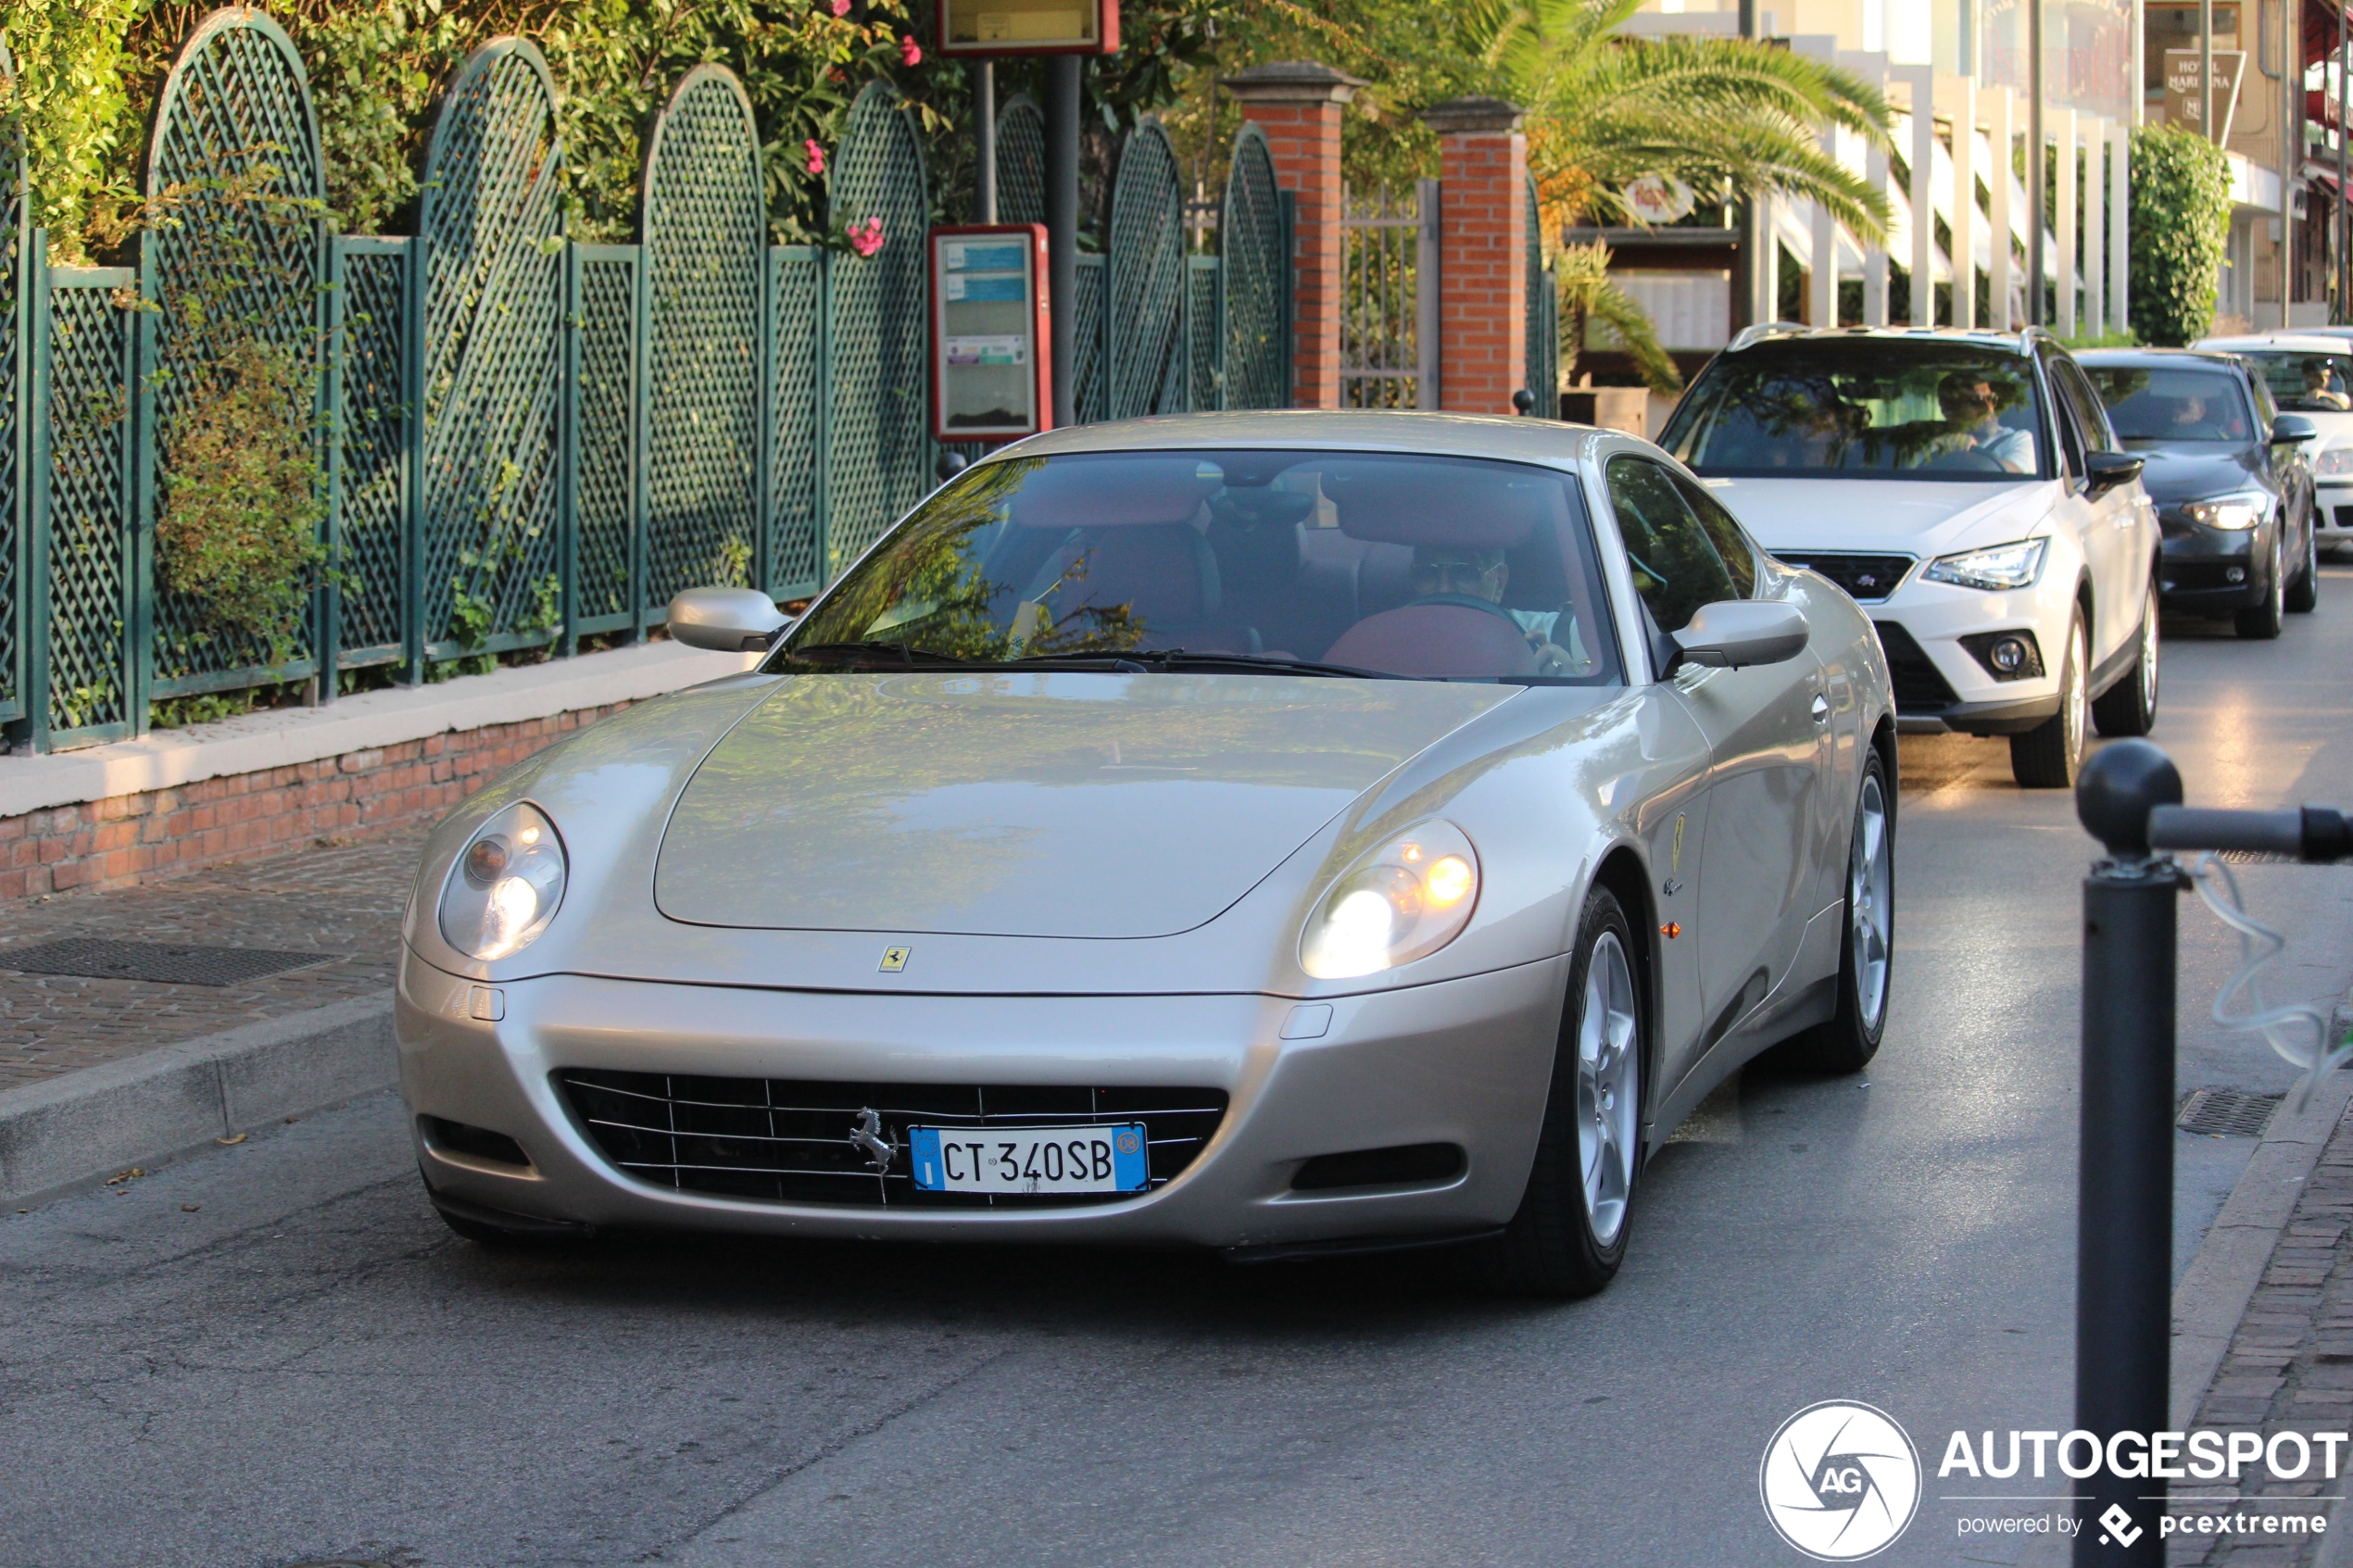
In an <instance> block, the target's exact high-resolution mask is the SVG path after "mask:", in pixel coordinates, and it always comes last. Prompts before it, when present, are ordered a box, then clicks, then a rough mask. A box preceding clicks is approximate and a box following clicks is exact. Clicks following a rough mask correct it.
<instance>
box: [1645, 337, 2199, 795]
mask: <svg viewBox="0 0 2353 1568" xmlns="http://www.w3.org/2000/svg"><path fill="white" fill-rule="evenodd" d="M1661 445H1664V446H1665V447H1666V448H1667V450H1668V451H1670V452H1672V453H1673V454H1675V456H1676V457H1678V458H1681V459H1682V460H1683V461H1684V462H1685V463H1686V464H1688V465H1689V466H1690V467H1691V468H1692V470H1693V471H1694V472H1696V473H1698V474H1699V475H1700V477H1701V479H1702V480H1703V481H1704V482H1705V483H1706V484H1707V485H1708V487H1709V488H1710V489H1712V490H1713V491H1714V492H1715V493H1716V495H1717V496H1718V499H1720V500H1722V501H1723V502H1724V504H1725V505H1726V506H1727V507H1729V508H1731V510H1732V511H1733V512H1734V513H1735V514H1736V515H1737V516H1738V517H1739V518H1740V520H1741V521H1742V522H1743V523H1744V524H1746V525H1747V528H1748V531H1749V533H1752V534H1753V535H1755V538H1756V540H1757V542H1758V543H1759V544H1761V545H1763V546H1765V547H1766V548H1767V549H1768V550H1770V551H1772V552H1773V554H1774V555H1776V556H1777V557H1779V558H1781V559H1782V560H1784V561H1787V562H1789V563H1791V564H1793V565H1796V566H1804V567H1808V568H1811V569H1812V570H1814V571H1818V572H1820V573H1821V574H1822V575H1823V576H1825V577H1827V578H1829V579H1830V580H1831V582H1833V583H1837V584H1838V585H1839V586H1840V587H1842V588H1843V589H1845V590H1846V591H1847V592H1848V593H1849V594H1851V595H1853V596H1854V597H1855V599H1856V602H1858V603H1860V604H1861V605H1863V606H1864V607H1865V608H1868V609H1869V612H1870V615H1871V619H1872V621H1874V622H1875V623H1876V624H1877V625H1878V627H1879V633H1880V641H1881V645H1882V646H1884V647H1885V648H1886V651H1887V663H1888V668H1889V670H1890V671H1892V672H1893V673H1894V677H1895V700H1896V706H1897V716H1898V721H1899V724H1900V726H1901V727H1902V728H1904V729H1906V730H1909V731H1942V730H1958V731H1961V732H1963V733H1965V734H1977V735H2006V736H2007V737H2008V738H2009V743H2010V766H2011V771H2013V772H2014V773H2015V774H2016V775H2017V778H2018V782H2019V783H2020V784H2023V785H2026V786H2027V787H2029V788H2063V787H2066V786H2069V785H2071V784H2073V783H2074V782H2075V770H2076V764H2077V762H2078V760H2079V759H2080V758H2081V757H2082V747H2083V737H2084V730H2085V721H2086V719H2087V717H2088V718H2089V719H2090V720H2092V721H2095V722H2096V723H2097V724H2098V726H2099V731H2100V734H2104V735H2138V734H2147V733H2148V730H2149V726H2150V725H2151V724H2152V723H2153V722H2154V721H2155V720H2156V717H2157V696H2158V672H2157V663H2158V633H2157V593H2158V561H2159V555H2158V538H2159V534H2158V521H2157V508H2155V507H2154V506H2152V505H2151V504H2150V502H2149V499H2148V496H2147V495H2145V493H2144V492H2143V490H2142V488H2141V483H2140V473H2141V463H2140V459H2138V458H2133V457H2128V456H2126V455H2125V454H2123V453H2122V452H2120V451H2119V450H2118V449H2117V443H2116V439H2115V437H2114V435H2113V433H2111V432H2110V431H2109V428H2108V415H2107V413H2106V411H2105V410H2104V409H2103V408H2102V407H2101V404H2100V400H2099V397H2098V396H2097V395H2095V393H2094V392H2093V390H2092V387H2091V384H2090V383H2089V381H2088V380H2086V378H2085V377H2084V375H2083V372H2082V368H2081V367H2079V366H2078V365H2077V364H2076V363H2075V361H2074V360H2073V359H2072V358H2070V357H2069V356H2068V354H2067V352H2066V350H2065V349H2063V348H2061V347H2060V346H2059V345H2058V344H2057V342H2056V341H2055V340H2053V339H2052V338H2051V337H2050V335H2049V334H2048V333H2045V332H2041V331H2039V330H2033V329H2030V330H2029V331H2028V332H2025V333H2023V334H2020V335H2012V334H2008V333H1996V332H1950V331H1935V332H1931V331H1912V330H1900V329H1869V330H1864V329H1852V330H1845V331H1818V330H1814V329H1809V328H1806V327H1793V326H1789V325H1786V324H1781V323H1775V324H1772V325H1768V326H1763V327H1752V328H1749V329H1748V330H1747V331H1745V332H1742V333H1741V334H1740V335H1739V336H1738V337H1736V338H1734V339H1733V340H1732V344H1731V346H1730V347H1729V348H1727V349H1726V350H1725V351H1724V352H1723V353H1722V354H1719V355H1718V356H1717V357H1716V358H1715V359H1714V360H1712V361H1710V363H1709V364H1708V366H1707V368H1706V369H1705V370H1703V371H1701V372H1700V374H1699V376H1698V378H1697V379H1696V380H1694V381H1693V382H1692V386H1691V389H1690V391H1688V392H1686V393H1685V394H1684V395H1683V399H1682V401H1681V402H1680V403H1679V404H1678V405H1677V406H1676V408H1675V413H1674V417H1673V418H1671V419H1670V420H1668V421H1667V430H1666V433H1665V434H1664V435H1663V436H1662V438H1661Z"/></svg>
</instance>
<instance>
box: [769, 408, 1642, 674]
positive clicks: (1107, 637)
mask: <svg viewBox="0 0 2353 1568" xmlns="http://www.w3.org/2000/svg"><path fill="white" fill-rule="evenodd" d="M1603 603H1604V600H1603V595H1602V589H1601V574H1600V572H1599V571H1596V570H1595V565H1594V559H1593V548H1592V534H1591V531H1590V529H1589V528H1588V527H1587V524H1586V519H1585V512H1584V508H1583V505H1582V503H1581V501H1580V500H1579V492H1578V487H1577V484H1576V483H1575V476H1573V475H1570V474H1566V473H1562V472H1559V471H1556V470H1552V469H1543V468H1533V467H1529V466H1527V465H1525V464H1519V463H1503V462H1488V461H1482V460H1478V459H1475V458H1441V457H1417V456H1405V455H1399V454H1390V453H1359V452H1315V451H1245V450H1219V451H1190V452H1168V451H1153V452H1107V453H1085V454H1073V455H1070V456H1066V457H1057V458H1008V459H1005V460H1001V461H998V462H987V463H981V464H978V465H976V466H975V467H974V468H973V469H971V470H967V471H966V472H965V473H963V474H962V475H960V476H959V477H958V478H957V479H956V480H955V481H953V482H952V483H949V484H947V485H945V486H943V487H942V488H941V489H940V490H939V491H938V492H937V493H936V494H935V495H933V496H932V497H931V498H930V499H929V500H927V501H925V503H924V504H923V506H922V507H920V508H917V510H916V511H915V512H914V514H913V515H912V516H911V517H909V518H908V519H907V520H906V521H904V522H902V523H900V525H899V526H898V527H897V528H896V529H894V530H892V531H891V532H890V533H888V534H887V535H886V536H885V538H884V539H883V540H882V542H881V543H880V544H879V545H877V546H875V548H874V549H873V550H871V551H869V552H868V553H867V554H866V555H865V556H864V557H863V558H862V559H861V560H860V561H859V562H858V564H857V565H856V566H854V567H852V568H851V569H850V571H849V572H848V574H847V575H845V576H844V577H843V578H842V580H841V581H840V582H839V583H837V584H835V586H834V587H833V588H832V589H831V590H829V591H828V592H827V593H826V594H825V595H824V597H823V598H822V599H820V600H819V601H818V602H817V604H816V605H815V606H814V607H813V608H812V609H811V610H810V612H809V613H808V615H806V616H805V617H803V618H802V620H801V621H800V623H799V625H798V626H796V627H794V628H793V631H792V633H791V635H790V636H789V637H787V638H786V641H785V642H784V644H783V645H782V646H780V647H779V648H778V649H777V651H776V653H775V654H774V656H773V657H772V658H771V659H770V660H769V662H768V665H767V668H768V669H769V670H771V671H777V672H783V671H808V670H812V669H824V668H828V667H831V668H876V667H883V668H897V667H899V666H900V665H901V664H906V665H910V666H912V665H913V664H915V663H917V662H919V661H921V662H927V663H941V662H948V663H959V664H967V665H974V666H990V665H994V666H999V667H1003V666H1008V665H1018V666H1022V667H1026V668H1037V667H1051V666H1053V665H1055V664H1062V665H1066V666H1067V665H1077V666H1080V667H1088V668H1097V669H1103V668H1113V667H1114V666H1124V667H1126V668H1128V669H1130V670H1134V671H1139V672H1140V671H1157V670H1175V669H1187V668H1192V669H1210V668H1223V669H1228V670H1231V669H1241V670H1244V671H1248V670H1255V669H1264V670H1265V671H1267V672H1269V673H1276V674H1281V673H1294V674H1306V675H1315V674H1350V673H1376V674H1384V675H1403V676H1420V677H1435V678H1441V679H1450V680H1516V681H1529V680H1534V681H1548V682H1549V681H1560V682H1567V683H1572V684H1584V685H1603V684H1615V683H1617V680H1618V679H1619V676H1618V663H1617V657H1616V650H1615V642H1614V635H1613V633H1612V631H1611V627H1610V621H1609V619H1608V617H1607V615H1606V614H1605V613H1604V609H1603Z"/></svg>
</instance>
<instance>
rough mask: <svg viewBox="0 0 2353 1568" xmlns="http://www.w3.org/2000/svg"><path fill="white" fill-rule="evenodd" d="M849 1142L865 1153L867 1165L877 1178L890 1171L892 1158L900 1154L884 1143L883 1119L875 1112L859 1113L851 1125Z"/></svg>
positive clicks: (864, 1111) (865, 1111) (863, 1111)
mask: <svg viewBox="0 0 2353 1568" xmlns="http://www.w3.org/2000/svg"><path fill="white" fill-rule="evenodd" d="M849 1141H850V1142H851V1143H854V1144H856V1145H857V1146H858V1147H859V1148H861V1149H862V1150H864V1151H865V1155H866V1163H867V1165H868V1166H870V1167H871V1168H872V1169H873V1171H874V1173H875V1175H877V1176H879V1175H882V1174H883V1173H886V1172H887V1171H888V1170H889V1169H890V1161H891V1157H892V1156H894V1155H896V1154H897V1153H898V1152H899V1151H898V1150H897V1149H896V1148H892V1147H891V1146H890V1145H889V1144H887V1143H886V1142H884V1141H883V1135H882V1117H881V1116H880V1115H879V1114H877V1113H876V1112H875V1111H873V1110H862V1111H860V1112H859V1113H858V1120H857V1121H855V1122H853V1123H850V1125H849Z"/></svg>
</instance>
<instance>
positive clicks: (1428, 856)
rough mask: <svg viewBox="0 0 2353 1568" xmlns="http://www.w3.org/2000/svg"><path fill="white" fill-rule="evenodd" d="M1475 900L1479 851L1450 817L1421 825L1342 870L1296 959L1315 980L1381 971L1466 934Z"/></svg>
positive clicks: (1312, 919) (1318, 907)
mask: <svg viewBox="0 0 2353 1568" xmlns="http://www.w3.org/2000/svg"><path fill="white" fill-rule="evenodd" d="M1477 903H1478V851H1477V850H1475V849H1473V848H1472V847H1471V841H1470V840H1469V838H1467V837H1466V836H1465V834H1464V833H1463V830H1462V829H1460V828H1458V827H1456V826H1455V825H1454V824H1453V823H1452V822H1422V823H1419V824H1417V825H1416V826H1415V827H1413V828H1411V829H1409V830H1408V831H1406V832H1404V833H1402V834H1398V835H1397V836H1396V837H1395V838H1392V839H1390V841H1389V842H1388V843H1386V844H1384V845H1382V846H1380V847H1378V848H1377V849H1375V850H1373V851H1372V852H1370V853H1369V854H1365V855H1361V856H1359V857H1358V858H1357V859H1356V861H1355V863H1354V864H1353V865H1351V866H1350V867H1349V868H1348V870H1347V871H1345V872H1341V873H1340V880H1338V881H1337V882H1335V883H1333V884H1332V885H1331V889H1330V891H1328V892H1327V893H1326V894H1325V895H1324V897H1323V899H1322V901H1321V902H1319V903H1318V904H1317V905H1316V906H1315V913H1314V914H1312V915H1310V916H1309V917H1308V920H1307V929H1306V930H1304V931H1302V932H1301V933H1300V935H1299V963H1300V967H1301V968H1302V969H1304V970H1305V971H1306V972H1308V973H1310V974H1312V975H1314V976H1315V978H1316V979H1318V980H1349V979H1353V978H1354V977H1355V976H1357V975H1360V974H1377V973H1378V972H1380V971H1382V970H1385V969H1394V968H1396V967H1397V966H1398V965H1399V964H1403V963H1411V962H1413V961H1414V960H1416V959H1418V958H1425V957H1427V956H1428V955H1429V954H1431V953H1434V952H1436V951H1438V949H1439V948H1441V947H1444V946H1446V944H1447V943H1449V942H1452V941H1453V939H1454V938H1455V937H1457V936H1459V935H1462V934H1463V927H1464V926H1466V925H1467V924H1469V923H1470V917H1471V908H1472V906H1473V905H1475V904H1477Z"/></svg>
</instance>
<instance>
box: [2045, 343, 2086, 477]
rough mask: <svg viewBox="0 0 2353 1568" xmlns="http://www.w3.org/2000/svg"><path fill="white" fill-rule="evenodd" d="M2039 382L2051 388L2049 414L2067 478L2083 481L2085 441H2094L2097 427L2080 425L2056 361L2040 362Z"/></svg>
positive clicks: (2070, 391)
mask: <svg viewBox="0 0 2353 1568" xmlns="http://www.w3.org/2000/svg"><path fill="white" fill-rule="evenodd" d="M2043 378H2044V380H2045V381H2047V382H2049V383H2050V385H2051V404H2052V408H2051V411H2052V413H2053V414H2055V415H2056V416H2057V420H2058V429H2059V451H2060V453H2061V454H2062V455H2063V457H2064V458H2065V463H2066V469H2067V473H2068V477H2069V478H2070V479H2081V478H2082V477H2083V447H2084V445H2085V442H2086V439H2087V438H2088V439H2091V440H2097V439H2098V437H2097V436H2096V435H2094V434H2093V432H2094V431H2096V430H2097V429H2098V428H2099V427H2098V426H2096V425H2094V426H2090V427H2086V426H2085V425H2084V423H2083V419H2082V415H2081V414H2080V413H2078V412H2077V411H2076V408H2075V396H2074V393H2073V390H2072V389H2071V388H2070V387H2069V386H2068V384H2067V377H2066V376H2065V374H2063V373H2062V370H2061V366H2060V362H2059V360H2058V359H2057V358H2056V357H2053V358H2045V360H2044V361H2043Z"/></svg>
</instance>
